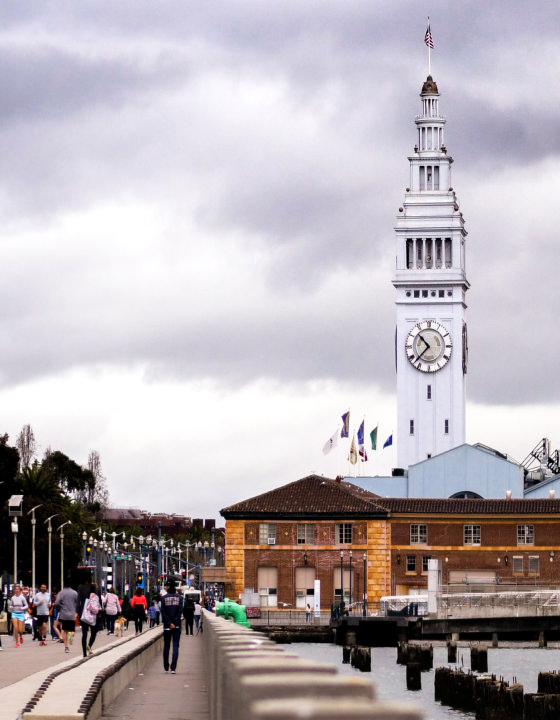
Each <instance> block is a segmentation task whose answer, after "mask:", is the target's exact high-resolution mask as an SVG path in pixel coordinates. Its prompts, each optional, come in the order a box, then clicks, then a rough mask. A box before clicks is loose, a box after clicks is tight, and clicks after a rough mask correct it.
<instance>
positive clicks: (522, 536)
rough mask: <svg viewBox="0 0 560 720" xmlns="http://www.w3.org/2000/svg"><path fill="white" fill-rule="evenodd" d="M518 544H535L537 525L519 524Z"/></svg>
mask: <svg viewBox="0 0 560 720" xmlns="http://www.w3.org/2000/svg"><path fill="white" fill-rule="evenodd" d="M517 544H518V545H534V544H535V526H534V525H518V526H517Z"/></svg>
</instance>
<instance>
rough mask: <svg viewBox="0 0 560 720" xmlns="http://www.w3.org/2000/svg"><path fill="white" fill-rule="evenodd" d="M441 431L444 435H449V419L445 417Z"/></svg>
mask: <svg viewBox="0 0 560 720" xmlns="http://www.w3.org/2000/svg"><path fill="white" fill-rule="evenodd" d="M443 432H444V433H445V434H446V435H449V420H448V419H447V418H445V420H444V423H443Z"/></svg>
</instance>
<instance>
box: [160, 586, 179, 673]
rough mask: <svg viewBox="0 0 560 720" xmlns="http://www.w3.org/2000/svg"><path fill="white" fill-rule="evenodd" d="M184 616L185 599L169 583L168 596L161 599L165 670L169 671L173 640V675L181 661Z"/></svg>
mask: <svg viewBox="0 0 560 720" xmlns="http://www.w3.org/2000/svg"><path fill="white" fill-rule="evenodd" d="M182 616H183V598H182V596H181V595H179V594H178V593H177V592H176V590H175V582H174V581H173V580H170V581H169V584H168V586H167V595H164V596H163V597H162V599H161V619H162V622H163V669H164V670H165V672H167V671H168V670H169V648H170V646H171V640H173V653H172V655H171V673H172V675H175V670H176V668H177V660H178V659H179V641H180V640H181V618H182Z"/></svg>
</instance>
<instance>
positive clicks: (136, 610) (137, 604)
mask: <svg viewBox="0 0 560 720" xmlns="http://www.w3.org/2000/svg"><path fill="white" fill-rule="evenodd" d="M130 607H131V608H132V616H133V617H134V629H135V630H136V635H140V633H141V632H142V626H143V624H144V622H145V620H146V613H147V612H148V601H147V600H146V596H145V595H144V593H143V592H142V588H139V587H138V588H136V592H135V593H134V595H133V596H132V599H131V601H130Z"/></svg>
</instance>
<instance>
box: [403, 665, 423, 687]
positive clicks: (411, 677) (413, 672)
mask: <svg viewBox="0 0 560 720" xmlns="http://www.w3.org/2000/svg"><path fill="white" fill-rule="evenodd" d="M406 689H407V690H421V689H422V668H421V665H420V663H419V662H409V663H407V664H406Z"/></svg>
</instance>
